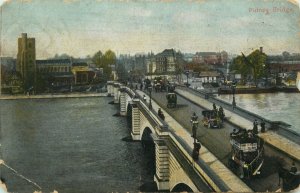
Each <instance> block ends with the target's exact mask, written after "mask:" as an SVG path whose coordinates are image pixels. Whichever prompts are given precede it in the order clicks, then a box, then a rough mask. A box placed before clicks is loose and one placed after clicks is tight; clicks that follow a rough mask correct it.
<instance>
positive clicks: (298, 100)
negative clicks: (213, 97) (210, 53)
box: [219, 92, 300, 133]
mask: <svg viewBox="0 0 300 193" xmlns="http://www.w3.org/2000/svg"><path fill="white" fill-rule="evenodd" d="M219 98H220V99H222V100H225V101H227V102H230V103H231V102H232V95H220V96H219ZM236 104H237V106H239V107H242V108H245V109H247V110H248V111H251V112H253V113H255V114H258V115H260V116H262V117H265V118H267V119H270V120H272V121H283V122H286V123H288V124H290V125H291V127H290V129H292V130H294V131H296V132H297V133H300V94H299V93H282V92H279V93H264V94H237V95H236Z"/></svg>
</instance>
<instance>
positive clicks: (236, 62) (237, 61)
mask: <svg viewBox="0 0 300 193" xmlns="http://www.w3.org/2000/svg"><path fill="white" fill-rule="evenodd" d="M230 70H231V71H232V70H236V71H237V72H238V73H240V74H241V78H242V80H241V81H242V83H243V84H245V80H246V79H247V76H248V75H249V74H252V69H251V66H250V65H247V64H246V63H245V61H244V58H243V56H238V57H236V58H234V59H233V62H232V65H231V66H230ZM249 72H250V73H249Z"/></svg>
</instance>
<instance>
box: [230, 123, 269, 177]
mask: <svg viewBox="0 0 300 193" xmlns="http://www.w3.org/2000/svg"><path fill="white" fill-rule="evenodd" d="M230 144H231V147H232V151H231V153H232V156H231V158H230V159H229V163H228V164H229V166H230V167H231V168H232V169H233V170H234V171H235V172H236V173H237V174H238V175H239V176H240V178H244V177H247V178H250V177H251V176H255V175H257V174H259V173H260V171H259V170H260V169H261V167H262V165H263V162H264V147H263V145H264V141H263V140H262V139H261V138H259V137H258V136H257V135H256V134H254V133H253V132H252V131H251V130H249V131H247V130H246V129H240V130H238V131H236V130H234V131H233V132H232V133H231V134H230Z"/></svg>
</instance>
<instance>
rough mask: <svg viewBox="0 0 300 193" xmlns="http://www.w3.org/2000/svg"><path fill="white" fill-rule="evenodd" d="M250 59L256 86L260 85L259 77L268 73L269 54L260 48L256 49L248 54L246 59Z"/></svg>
mask: <svg viewBox="0 0 300 193" xmlns="http://www.w3.org/2000/svg"><path fill="white" fill-rule="evenodd" d="M247 60H248V61H249V64H250V65H251V67H252V70H253V78H254V82H255V86H256V87H257V85H258V79H259V78H261V77H263V76H265V73H266V69H265V68H266V60H267V55H266V54H265V53H262V52H260V51H259V50H255V51H254V52H252V53H251V54H250V55H248V56H247V58H246V61H247Z"/></svg>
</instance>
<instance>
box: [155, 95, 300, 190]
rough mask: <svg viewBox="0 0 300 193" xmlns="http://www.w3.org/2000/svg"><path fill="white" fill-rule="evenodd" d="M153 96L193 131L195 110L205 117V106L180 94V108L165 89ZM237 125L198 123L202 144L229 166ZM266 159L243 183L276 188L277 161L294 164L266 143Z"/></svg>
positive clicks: (298, 164) (186, 127)
mask: <svg viewBox="0 0 300 193" xmlns="http://www.w3.org/2000/svg"><path fill="white" fill-rule="evenodd" d="M152 98H153V100H155V101H156V102H157V103H158V104H159V105H160V106H161V107H163V109H164V110H166V111H167V112H168V113H169V114H170V115H172V117H173V118H174V119H175V120H177V121H178V122H179V123H180V124H181V125H182V126H183V127H184V128H185V129H187V130H188V131H189V132H190V133H191V124H190V118H191V115H192V114H193V112H196V114H197V115H198V117H199V120H202V118H203V117H202V113H201V112H202V110H204V109H203V108H201V107H199V106H197V105H195V104H194V103H192V102H190V101H188V100H186V99H185V98H183V97H181V96H178V95H177V104H178V105H177V108H167V107H166V105H167V100H166V93H165V92H159V93H156V92H152ZM233 129H234V127H233V126H232V125H231V124H229V123H227V122H225V123H224V127H223V128H221V129H208V128H207V127H204V126H203V125H202V124H199V128H198V132H197V138H198V139H199V140H200V141H201V143H202V144H203V145H204V146H205V147H206V148H207V149H209V151H211V152H212V153H213V154H214V155H215V156H216V157H217V158H218V159H219V160H221V161H222V163H223V164H224V165H226V166H228V164H227V163H228V159H229V157H230V156H231V145H230V143H229V134H230V132H232V130H233ZM264 148H265V160H264V164H263V166H262V169H261V174H260V175H258V176H255V177H253V178H252V179H248V180H244V182H245V183H246V184H247V185H248V186H249V187H251V188H252V189H253V190H254V191H256V192H266V191H276V190H278V189H279V188H280V187H279V186H278V174H277V164H276V163H277V161H278V160H279V159H280V158H284V160H285V161H286V163H287V165H286V166H287V168H288V167H290V166H291V163H292V161H293V160H292V159H290V158H289V157H288V156H287V155H286V154H284V153H282V152H280V151H278V150H276V149H274V148H273V147H271V146H269V145H265V146H264ZM296 166H297V168H298V169H300V163H299V162H296Z"/></svg>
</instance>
